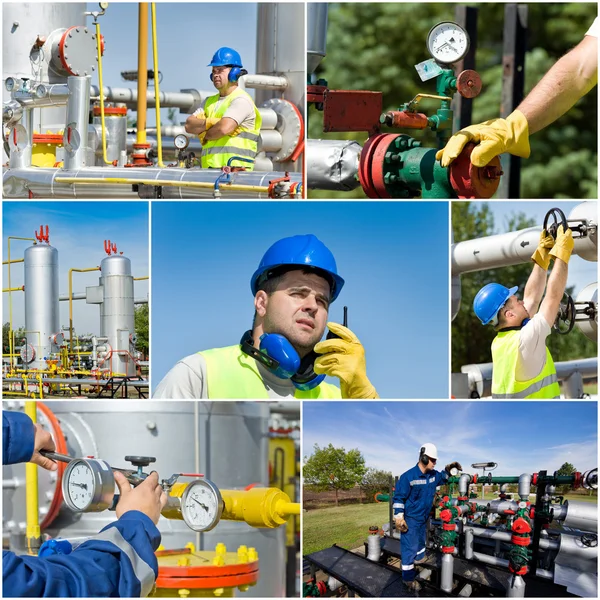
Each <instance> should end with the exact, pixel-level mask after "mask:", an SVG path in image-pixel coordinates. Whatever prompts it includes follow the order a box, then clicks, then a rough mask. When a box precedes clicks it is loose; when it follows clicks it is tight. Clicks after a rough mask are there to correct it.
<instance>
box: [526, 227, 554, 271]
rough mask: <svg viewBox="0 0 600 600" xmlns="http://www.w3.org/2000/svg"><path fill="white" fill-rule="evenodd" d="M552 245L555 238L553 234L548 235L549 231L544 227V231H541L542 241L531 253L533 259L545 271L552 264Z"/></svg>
mask: <svg viewBox="0 0 600 600" xmlns="http://www.w3.org/2000/svg"><path fill="white" fill-rule="evenodd" d="M552 246H554V238H553V237H552V236H551V235H548V232H547V231H546V230H545V229H542V233H540V243H539V244H538V247H537V248H536V249H535V252H534V253H533V254H532V255H531V260H532V261H533V262H534V263H535V264H536V265H539V266H540V267H542V269H544V271H547V270H548V267H549V266H550V260H551V257H550V250H551V248H552Z"/></svg>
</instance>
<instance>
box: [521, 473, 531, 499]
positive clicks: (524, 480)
mask: <svg viewBox="0 0 600 600" xmlns="http://www.w3.org/2000/svg"><path fill="white" fill-rule="evenodd" d="M530 493H531V475H530V474H529V473H523V474H521V475H520V476H519V498H521V500H524V501H526V500H528V499H529V494H530Z"/></svg>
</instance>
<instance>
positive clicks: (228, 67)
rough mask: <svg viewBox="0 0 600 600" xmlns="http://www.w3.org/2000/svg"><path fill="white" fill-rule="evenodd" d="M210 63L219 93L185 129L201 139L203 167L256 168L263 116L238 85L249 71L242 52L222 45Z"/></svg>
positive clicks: (188, 120) (193, 116)
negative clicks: (241, 54)
mask: <svg viewBox="0 0 600 600" xmlns="http://www.w3.org/2000/svg"><path fill="white" fill-rule="evenodd" d="M208 66H209V67H212V73H211V75H210V79H211V81H212V82H213V85H214V86H215V87H216V88H217V90H218V91H219V93H218V94H215V95H214V96H210V97H208V98H207V99H206V100H205V102H204V105H203V107H202V108H199V109H198V110H197V111H196V112H195V113H194V114H193V115H192V116H190V117H188V119H187V121H186V122H185V130H186V132H187V133H192V134H196V135H198V136H199V138H200V142H201V144H202V154H201V155H200V164H201V166H202V168H203V169H220V168H221V167H225V166H228V165H230V166H232V167H233V168H244V169H246V170H248V171H252V170H253V169H254V159H255V158H256V152H257V150H258V138H259V134H260V126H261V124H262V118H261V116H260V113H259V112H258V109H257V108H256V106H255V104H254V101H253V100H252V98H251V97H250V96H249V95H248V94H247V93H246V92H245V91H244V90H242V89H241V88H240V87H239V86H238V80H239V78H240V77H242V76H243V75H247V74H248V72H247V71H246V70H245V69H244V68H242V59H241V57H240V55H239V54H238V53H237V52H236V51H235V50H234V49H233V48H227V47H223V48H219V49H218V50H217V51H216V52H215V54H214V56H213V58H212V60H211V62H210V64H209V65H208ZM240 158H242V159H244V160H240Z"/></svg>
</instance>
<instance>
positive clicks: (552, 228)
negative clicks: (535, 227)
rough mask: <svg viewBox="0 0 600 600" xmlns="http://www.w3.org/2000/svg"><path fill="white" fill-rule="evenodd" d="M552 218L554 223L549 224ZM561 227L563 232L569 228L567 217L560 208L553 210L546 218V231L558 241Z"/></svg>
mask: <svg viewBox="0 0 600 600" xmlns="http://www.w3.org/2000/svg"><path fill="white" fill-rule="evenodd" d="M550 217H552V223H550V224H548V221H549V220H550ZM559 221H560V222H559ZM559 225H562V226H563V231H566V230H567V229H568V228H569V224H568V222H567V217H566V216H565V213H564V212H563V211H562V210H561V209H560V208H551V209H550V210H549V211H548V212H547V213H546V216H545V217H544V229H545V230H546V231H547V232H548V234H549V235H551V236H552V237H553V238H554V239H556V235H557V233H558V226H559Z"/></svg>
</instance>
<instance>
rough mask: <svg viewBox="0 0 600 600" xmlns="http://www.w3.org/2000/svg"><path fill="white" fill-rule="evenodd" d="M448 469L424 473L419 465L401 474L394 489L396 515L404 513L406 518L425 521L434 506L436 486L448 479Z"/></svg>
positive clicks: (393, 500) (393, 503)
mask: <svg viewBox="0 0 600 600" xmlns="http://www.w3.org/2000/svg"><path fill="white" fill-rule="evenodd" d="M448 477H449V475H448V473H446V471H442V472H440V471H435V470H433V471H427V473H422V472H421V469H420V468H419V465H418V464H417V465H415V466H414V467H413V468H412V469H409V470H408V471H406V473H403V474H402V475H401V476H400V479H398V482H397V483H396V488H395V490H394V497H393V499H392V507H393V509H394V515H398V514H400V513H404V518H405V519H412V520H414V521H417V522H418V523H425V521H427V517H428V516H429V513H430V512H431V507H432V506H433V498H434V496H435V488H436V487H438V486H439V485H443V484H444V483H446V481H448Z"/></svg>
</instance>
